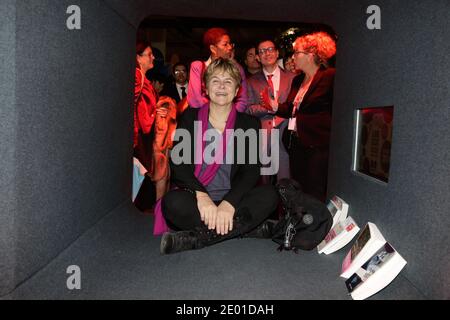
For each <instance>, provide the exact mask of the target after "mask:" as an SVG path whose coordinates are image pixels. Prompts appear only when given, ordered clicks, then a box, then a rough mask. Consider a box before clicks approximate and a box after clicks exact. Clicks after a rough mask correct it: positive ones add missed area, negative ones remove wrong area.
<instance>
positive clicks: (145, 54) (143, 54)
mask: <svg viewBox="0 0 450 320" xmlns="http://www.w3.org/2000/svg"><path fill="white" fill-rule="evenodd" d="M140 56H141V57H145V56H147V57H149V58H154V57H155V56H154V55H153V53H150V54H148V53H141V54H140Z"/></svg>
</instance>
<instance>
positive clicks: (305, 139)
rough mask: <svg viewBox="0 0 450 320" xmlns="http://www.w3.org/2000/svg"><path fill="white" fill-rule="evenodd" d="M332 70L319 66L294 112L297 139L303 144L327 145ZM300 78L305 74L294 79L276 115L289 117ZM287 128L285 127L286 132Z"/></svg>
mask: <svg viewBox="0 0 450 320" xmlns="http://www.w3.org/2000/svg"><path fill="white" fill-rule="evenodd" d="M335 72H336V70H335V69H334V68H328V69H319V70H318V71H317V73H316V75H315V77H314V79H313V81H312V82H311V85H310V87H309V90H308V91H307V92H306V94H305V97H304V98H303V101H302V103H301V105H300V109H299V111H298V114H297V133H298V138H299V140H300V142H301V143H302V144H303V145H305V146H308V147H319V146H327V145H329V141H330V131H331V114H332V102H333V85H334V74H335ZM303 78H304V74H301V75H298V76H296V77H295V78H294V79H293V81H292V86H291V92H290V93H289V96H288V98H287V100H286V102H285V103H283V104H280V105H279V106H278V111H277V115H278V116H280V117H283V118H290V117H291V115H292V109H293V107H294V105H293V102H294V99H295V96H296V95H297V92H298V90H299V88H300V86H301V84H302V82H303ZM287 131H288V130H285V133H287Z"/></svg>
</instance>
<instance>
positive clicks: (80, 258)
mask: <svg viewBox="0 0 450 320" xmlns="http://www.w3.org/2000/svg"><path fill="white" fill-rule="evenodd" d="M159 240H160V238H159V237H158V238H156V237H153V236H152V218H151V216H144V215H142V214H140V213H139V212H137V211H136V210H133V209H132V208H130V207H122V208H118V209H117V210H115V211H114V212H112V213H111V214H110V215H108V216H107V217H105V218H104V219H103V220H102V221H101V222H100V223H99V224H98V225H96V226H95V227H93V228H92V229H90V230H89V231H88V232H86V233H85V234H84V235H83V236H82V237H81V238H80V239H79V240H78V241H77V242H75V243H74V244H73V245H72V246H71V247H69V248H68V249H67V250H66V251H64V252H63V253H62V254H60V255H59V256H58V257H57V258H56V259H55V260H54V261H52V262H51V263H50V264H49V265H47V266H46V267H45V268H44V269H42V270H41V271H40V272H38V273H37V274H36V275H34V276H33V277H32V278H31V279H29V280H28V281H26V282H25V283H23V284H22V285H21V286H19V287H18V288H17V289H16V290H15V291H14V293H13V294H12V295H10V296H9V297H7V298H12V299H194V300H196V299H205V300H209V299H233V300H234V299H264V300H265V299H274V300H279V299H283V300H291V299H320V300H323V299H344V300H345V299H350V298H349V297H348V295H347V291H346V288H345V284H344V280H343V279H341V278H339V271H340V264H341V261H342V259H343V256H344V255H345V253H346V251H347V250H348V247H347V248H345V249H343V250H341V251H339V252H338V253H336V254H334V255H330V256H324V255H318V254H317V252H316V251H312V252H305V251H301V252H299V253H298V254H294V253H292V252H281V253H280V252H278V251H277V250H276V248H277V245H276V244H275V243H273V242H272V241H270V240H260V239H235V240H230V241H227V242H223V243H221V244H218V245H215V246H212V247H209V248H205V249H202V250H196V251H188V252H182V253H178V254H174V255H167V256H161V255H160V254H159ZM70 265H78V266H79V267H80V268H81V286H82V288H81V290H75V291H70V290H68V289H67V287H66V280H67V278H68V277H69V274H67V273H66V270H67V267H68V266H70ZM424 298H425V297H423V296H422V295H421V294H420V292H418V291H417V290H416V289H415V288H414V287H413V286H412V285H411V284H410V283H409V282H408V280H407V279H405V278H404V277H402V275H400V276H399V277H397V279H395V280H394V282H393V283H392V284H391V285H390V286H389V287H387V288H386V289H385V290H383V291H382V292H380V293H379V294H377V295H376V296H374V297H372V299H395V300H397V299H424Z"/></svg>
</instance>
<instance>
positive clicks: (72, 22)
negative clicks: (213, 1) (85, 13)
mask: <svg viewBox="0 0 450 320" xmlns="http://www.w3.org/2000/svg"><path fill="white" fill-rule="evenodd" d="M66 13H67V14H70V16H69V17H68V18H67V21H66V26H67V29H69V30H81V8H80V7H79V6H77V5H74V4H73V5H71V6H68V7H67V10H66Z"/></svg>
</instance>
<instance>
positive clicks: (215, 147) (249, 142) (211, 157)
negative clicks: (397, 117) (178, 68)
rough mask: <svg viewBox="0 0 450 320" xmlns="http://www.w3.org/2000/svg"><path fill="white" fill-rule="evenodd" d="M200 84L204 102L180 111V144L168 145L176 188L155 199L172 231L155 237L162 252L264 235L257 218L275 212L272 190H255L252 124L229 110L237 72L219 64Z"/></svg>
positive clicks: (257, 164)
mask: <svg viewBox="0 0 450 320" xmlns="http://www.w3.org/2000/svg"><path fill="white" fill-rule="evenodd" d="M204 78H205V79H204V80H205V84H206V89H207V94H208V97H209V99H210V102H209V103H207V104H206V105H204V106H203V107H202V108H199V109H194V108H188V109H187V110H186V111H185V112H184V113H183V115H182V116H181V117H180V119H179V121H178V127H177V131H176V137H175V141H178V139H180V141H178V142H175V144H174V148H173V150H172V153H171V160H170V161H171V163H170V164H171V169H172V180H173V182H174V184H175V185H176V186H177V187H178V188H179V189H176V190H172V191H170V192H169V193H168V194H166V195H165V196H164V198H163V200H162V212H163V216H164V218H165V220H166V222H167V224H168V226H169V227H170V228H171V229H172V230H177V231H174V232H167V233H165V234H164V235H163V237H162V239H161V253H162V254H168V253H174V252H179V251H183V250H191V249H200V248H203V247H205V246H209V245H212V244H216V243H218V242H221V241H224V240H228V239H231V238H235V237H238V236H245V235H247V236H254V237H261V238H264V237H265V238H268V237H270V235H271V232H270V230H269V229H270V223H268V222H265V220H266V219H267V218H268V217H269V216H270V215H271V213H272V212H273V211H274V210H275V209H276V208H277V204H278V195H277V193H276V191H275V189H274V187H273V186H270V185H266V186H259V187H257V186H256V184H257V181H258V179H259V176H260V162H259V156H258V150H259V144H258V130H259V129H260V124H259V121H258V119H256V118H254V117H252V116H250V115H247V114H244V113H240V112H237V111H236V108H235V105H234V104H233V100H234V98H235V97H236V94H237V93H238V91H239V85H240V83H241V76H240V72H239V68H238V67H237V66H236V64H235V63H234V62H232V61H231V60H228V59H222V58H219V59H217V60H215V61H213V62H212V63H211V64H210V65H209V66H208V69H207V70H206V72H205V75H204ZM194 128H195V129H194ZM239 129H240V130H239ZM245 136H247V137H245ZM251 136H253V138H254V139H252V137H251ZM181 137H182V138H181ZM238 140H240V142H239V143H238ZM222 141H223V142H224V143H222ZM189 142H191V143H189ZM241 142H242V143H241ZM233 144H234V145H233ZM194 160H195V161H194ZM263 222H264V223H263Z"/></svg>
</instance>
